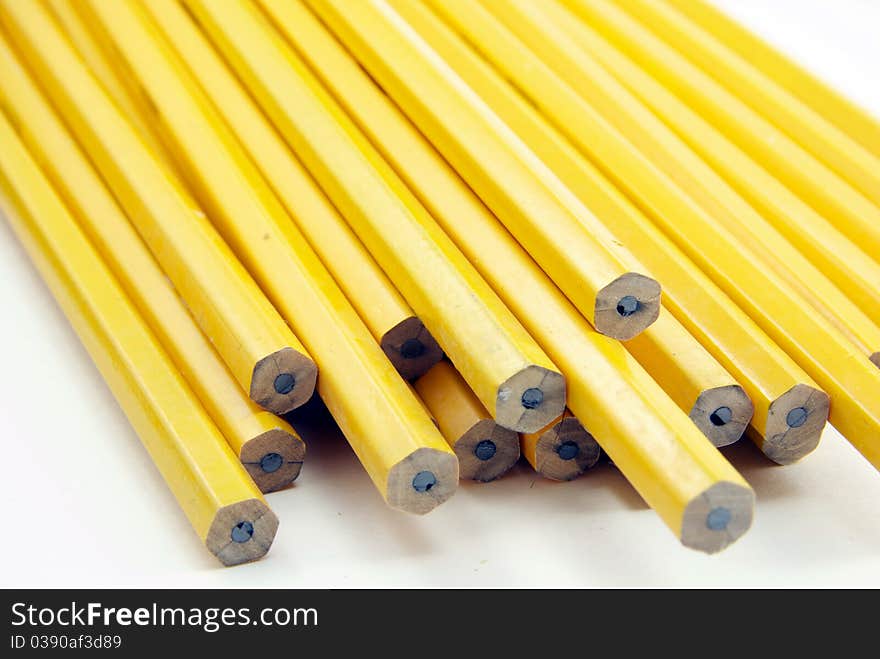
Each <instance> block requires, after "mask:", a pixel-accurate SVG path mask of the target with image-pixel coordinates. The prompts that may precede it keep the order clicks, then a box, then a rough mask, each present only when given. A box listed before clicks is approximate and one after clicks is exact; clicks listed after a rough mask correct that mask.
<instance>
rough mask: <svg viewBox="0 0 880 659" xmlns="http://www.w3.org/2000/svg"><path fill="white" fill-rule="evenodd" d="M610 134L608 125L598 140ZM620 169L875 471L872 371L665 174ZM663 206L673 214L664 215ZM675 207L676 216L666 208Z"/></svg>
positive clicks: (617, 153)
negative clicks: (641, 180) (826, 403)
mask: <svg viewBox="0 0 880 659" xmlns="http://www.w3.org/2000/svg"><path fill="white" fill-rule="evenodd" d="M578 121H579V122H581V123H583V122H584V121H585V117H584V116H579V118H578ZM613 135H614V130H613V128H612V127H610V126H609V127H608V130H606V131H604V132H603V133H601V134H599V133H597V134H596V137H597V139H604V138H606V137H607V138H610V137H613ZM627 151H628V148H627V146H626V142H625V141H621V142H617V143H614V144H609V147H608V151H607V155H608V156H609V158H610V159H611V161H614V158H616V157H622V156H625V155H627ZM603 161H604V162H605V163H606V164H607V162H608V160H603ZM620 167H621V171H624V170H627V172H628V173H627V176H628V177H632V176H634V174H633V172H635V171H636V170H641V171H643V172H644V173H645V174H646V175H648V174H650V175H651V179H652V185H651V186H650V187H649V188H647V189H648V190H649V191H650V194H649V195H646V196H644V197H643V198H642V199H640V201H641V202H642V203H644V204H645V207H647V208H648V209H650V210H651V217H652V219H653V220H654V222H656V223H657V224H658V226H659V227H660V228H661V229H662V230H663V231H664V232H665V233H666V234H667V236H668V237H669V238H671V239H672V240H673V241H674V242H675V243H676V244H677V245H678V247H679V248H680V249H682V250H683V252H684V253H685V254H686V255H687V256H688V257H689V258H690V259H691V260H692V261H693V262H694V264H695V265H696V266H697V267H698V268H700V269H701V270H702V271H703V272H704V273H705V274H707V275H709V276H710V277H711V278H712V280H713V281H714V282H715V284H716V285H718V286H719V287H721V288H722V289H723V290H724V291H725V292H726V293H727V294H728V295H729V296H730V298H731V299H732V300H733V301H734V302H735V303H736V304H737V305H738V306H739V307H740V308H741V309H742V310H743V311H744V312H745V313H746V314H748V316H749V317H751V318H752V319H753V320H754V321H755V322H756V323H757V324H758V325H759V326H760V327H761V329H763V330H764V331H765V332H766V333H767V335H768V336H770V338H771V339H772V340H773V341H775V342H776V343H777V344H778V345H779V346H780V348H782V350H784V351H785V352H786V353H787V354H788V355H789V356H791V357H792V358H793V359H794V361H795V362H796V363H797V364H798V365H799V366H800V367H801V368H803V370H804V371H806V372H807V374H808V375H810V377H812V378H813V380H815V382H817V383H818V385H819V386H820V387H821V388H822V389H823V390H824V391H825V392H826V393H827V394H829V395H830V396H831V398H832V401H833V404H832V408H831V417H830V418H831V421H832V423H833V424H834V425H835V427H837V428H838V430H840V431H841V432H842V434H844V436H846V437H847V439H848V440H849V441H850V442H852V443H853V445H854V446H856V448H857V449H858V450H859V451H860V452H862V454H863V455H865V457H866V458H867V459H868V461H869V462H871V463H872V464H874V465H875V466H877V465H880V442H878V441H877V439H876V438H877V437H878V435H880V409H878V403H877V401H878V400H880V392H878V384H880V379H878V378H880V373H878V372H877V369H876V368H874V367H873V366H872V365H871V363H870V362H869V361H868V360H867V359H865V357H864V355H863V354H862V353H860V352H859V351H858V350H857V349H856V347H855V346H854V345H853V344H852V343H851V342H850V341H849V340H848V338H847V337H845V336H844V335H843V334H841V333H840V332H839V331H837V330H835V329H834V328H832V327H829V326H828V324H827V322H826V321H825V320H824V318H823V317H822V316H820V315H819V314H818V313H817V312H816V311H814V310H813V309H812V308H811V307H810V306H809V305H807V304H792V302H791V301H792V300H793V299H797V295H798V294H797V293H796V292H795V290H794V289H792V288H791V287H790V286H789V285H788V284H787V283H786V282H784V281H782V280H781V279H780V278H779V277H778V275H776V274H775V273H773V272H769V271H768V270H767V268H766V266H765V265H764V264H763V263H762V262H759V261H757V260H755V259H754V258H753V257H751V255H750V254H749V252H748V251H747V250H745V249H744V248H743V246H742V245H741V243H740V242H739V241H737V240H735V239H734V238H733V237H732V236H731V235H730V233H729V232H727V231H723V230H721V229H719V228H718V227H717V225H715V224H714V222H713V221H712V220H711V219H710V218H708V217H706V216H705V214H701V213H699V212H696V211H695V210H694V209H693V207H692V206H690V205H689V204H687V203H686V202H681V203H679V202H677V201H675V200H676V194H675V192H674V188H673V187H672V186H670V184H669V181H668V179H665V177H664V176H663V175H662V173H660V172H659V171H657V170H655V169H652V168H650V167H645V166H644V162H643V160H642V159H640V158H637V157H633V158H628V159H626V160H625V161H622V162H621V163H620ZM672 204H674V206H673V205H672ZM665 207H668V208H670V212H667V213H663V212H662V209H663V208H665ZM673 207H674V208H675V210H671V209H672V208H673ZM719 359H720V357H719ZM875 392H878V393H875ZM573 409H574V408H573ZM576 413H577V414H578V416H579V417H580V416H581V414H580V413H579V412H576ZM591 430H592V429H591ZM594 434H595V433H594ZM596 436H597V438H598V437H599V436H598V435H596ZM600 441H601V440H600Z"/></svg>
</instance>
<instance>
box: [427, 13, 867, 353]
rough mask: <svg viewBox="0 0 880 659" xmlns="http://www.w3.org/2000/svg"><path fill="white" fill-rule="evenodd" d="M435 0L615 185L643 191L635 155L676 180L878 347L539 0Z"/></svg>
mask: <svg viewBox="0 0 880 659" xmlns="http://www.w3.org/2000/svg"><path fill="white" fill-rule="evenodd" d="M435 4H436V6H437V7H438V8H442V11H443V12H444V14H445V15H446V16H447V17H448V18H449V20H450V21H451V22H452V23H454V24H455V25H456V27H457V29H459V30H461V31H463V32H465V33H467V34H469V35H470V36H471V38H472V39H474V40H475V42H477V43H479V47H480V48H481V49H482V50H483V51H484V52H485V54H486V55H487V57H488V58H489V59H491V60H492V61H493V63H494V64H495V66H497V67H499V69H501V70H503V71H505V72H506V75H508V76H510V78H511V79H512V80H514V81H515V84H517V86H520V87H521V89H523V91H524V92H526V93H528V94H529V97H530V98H531V99H532V101H533V102H534V103H535V104H536V105H538V106H539V107H540V108H541V110H542V111H543V112H544V113H545V114H546V115H547V116H548V118H550V119H551V120H552V121H553V122H554V123H555V124H556V125H557V127H558V128H560V129H561V130H563V131H564V132H566V134H567V135H568V137H569V138H570V139H571V140H572V141H573V142H575V144H576V145H577V146H578V147H579V148H580V149H581V150H582V151H583V152H584V153H587V154H590V155H591V157H593V158H594V159H595V160H596V161H598V162H600V163H601V165H602V166H603V167H605V168H607V169H608V170H610V171H611V172H612V175H613V176H614V177H616V182H617V183H618V184H619V185H628V186H630V188H632V187H636V188H638V189H639V190H640V191H642V192H644V191H645V190H648V189H650V186H651V185H653V177H652V176H651V173H646V174H642V173H641V172H642V170H641V169H638V168H632V167H630V166H626V167H624V163H625V162H626V161H627V159H629V158H638V159H640V161H642V164H643V168H644V165H647V166H648V167H651V168H653V169H654V170H657V171H659V172H662V173H663V175H664V176H666V177H668V178H669V179H670V180H671V181H672V182H674V184H675V185H676V186H677V189H678V193H679V196H686V197H687V199H686V200H684V201H685V203H687V204H688V205H690V206H694V205H696V206H697V207H698V209H699V211H701V212H703V213H704V214H706V215H707V216H710V217H712V218H714V219H715V220H716V221H717V223H718V224H719V225H720V226H722V227H723V228H724V230H726V231H729V232H730V233H732V234H733V235H734V236H735V237H736V238H737V239H738V240H740V241H741V242H742V244H743V245H744V248H745V249H748V250H750V251H751V252H753V254H754V255H755V256H756V257H757V258H759V259H760V260H761V261H762V262H764V264H765V267H767V268H772V269H773V270H774V271H775V272H776V273H777V274H778V275H779V276H781V277H783V278H785V280H786V281H787V282H788V284H789V286H791V287H792V288H794V289H796V290H797V291H799V293H800V299H801V301H802V302H806V303H809V304H811V305H812V306H813V307H814V308H816V310H817V311H819V312H820V313H821V314H822V315H823V316H824V317H825V318H826V319H827V321H828V322H830V323H832V324H834V326H835V327H836V328H837V329H839V330H840V331H842V332H844V333H845V334H847V335H848V336H849V337H850V340H852V341H853V342H854V343H855V344H856V345H857V346H859V347H860V349H861V350H862V351H863V352H864V353H865V355H866V356H868V357H870V356H872V355H873V354H874V353H875V352H877V351H878V348H877V346H880V327H878V326H877V325H875V324H874V323H873V322H872V321H871V319H870V318H868V316H867V315H866V313H865V312H864V311H863V310H862V309H861V308H859V306H858V305H856V304H854V303H853V302H852V301H851V300H850V299H849V298H848V297H847V296H846V295H844V294H843V292H842V291H841V290H840V289H838V288H837V287H836V286H834V284H833V283H832V282H831V281H829V279H828V278H827V277H826V276H825V274H824V273H823V272H822V271H821V270H820V269H819V268H818V267H816V266H815V265H814V264H813V263H811V262H810V261H809V260H808V259H807V258H806V257H805V256H804V255H803V254H801V253H800V252H799V251H798V250H797V249H795V248H794V247H793V246H792V245H791V244H790V243H789V242H788V241H786V240H785V238H784V237H783V236H781V235H780V234H779V233H778V232H777V231H776V230H775V229H774V228H773V227H772V226H771V225H770V224H769V223H768V222H767V221H766V220H765V219H764V218H763V217H761V215H759V214H758V213H757V212H756V211H755V209H754V208H752V207H751V206H750V205H749V204H748V203H746V202H745V200H743V198H742V197H740V196H739V195H738V194H737V193H736V192H735V191H734V190H733V189H732V188H730V186H728V185H727V184H726V183H725V182H724V181H723V180H722V179H721V178H720V177H719V176H718V174H717V173H715V172H714V171H713V170H712V168H711V167H709V166H708V165H707V164H706V163H705V162H704V161H702V160H701V159H700V158H699V157H698V156H697V155H696V154H695V153H694V152H693V151H691V150H690V149H689V148H688V147H687V146H686V145H685V144H684V143H683V142H682V141H681V140H680V139H679V138H678V137H677V136H676V135H675V134H674V133H673V132H672V131H670V130H669V128H668V127H667V126H666V125H665V124H663V122H661V121H660V120H659V119H658V118H657V117H656V116H655V115H653V114H652V113H651V112H650V111H649V110H648V109H647V108H645V107H644V106H643V105H642V104H641V103H640V102H639V101H638V99H636V98H634V97H633V96H632V95H631V94H630V93H629V92H628V91H627V90H626V89H624V88H623V87H622V86H621V85H620V83H619V82H618V81H617V80H615V79H614V77H613V76H612V75H611V74H610V73H608V72H607V71H605V70H604V69H603V68H602V67H601V66H600V65H599V64H598V63H597V62H596V61H595V60H594V59H593V58H592V57H591V56H590V55H589V54H587V53H586V52H584V51H583V50H582V49H581V48H579V47H578V45H577V44H576V43H575V42H574V41H573V40H572V39H570V38H569V37H568V35H567V34H566V32H565V30H564V29H562V28H560V27H559V26H557V25H556V24H555V23H554V22H553V21H552V20H550V19H549V18H548V17H547V16H545V15H544V14H543V13H542V11H541V10H540V8H539V7H538V5H536V4H534V3H530V2H527V1H525V0H507V1H504V2H501V1H499V0H481V3H480V4H482V5H485V6H487V7H491V15H490V13H489V12H487V11H480V7H474V6H473V5H472V4H471V3H464V2H459V1H456V0H450V1H449V2H442V3H439V2H436V3H435ZM524 46H525V47H524ZM542 63H543V66H542ZM587 90H589V91H587ZM619 140H623V141H625V142H626V143H627V145H628V149H629V150H630V151H631V152H632V153H621V147H620V146H619V145H616V144H614V145H612V143H613V142H615V141H619ZM643 203H650V202H643ZM687 210H688V209H682V210H679V212H687Z"/></svg>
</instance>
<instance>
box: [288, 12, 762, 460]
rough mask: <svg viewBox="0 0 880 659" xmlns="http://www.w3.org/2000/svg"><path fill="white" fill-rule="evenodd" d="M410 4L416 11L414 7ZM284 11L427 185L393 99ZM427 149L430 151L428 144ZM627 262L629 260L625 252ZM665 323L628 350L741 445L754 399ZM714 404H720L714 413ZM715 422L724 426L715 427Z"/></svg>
mask: <svg viewBox="0 0 880 659" xmlns="http://www.w3.org/2000/svg"><path fill="white" fill-rule="evenodd" d="M407 6H408V7H410V8H415V5H414V4H413V3H408V5H407ZM283 10H284V15H285V16H287V17H288V19H289V21H288V22H289V23H290V24H291V25H295V26H296V29H295V30H294V29H292V28H291V29H290V30H288V31H287V33H288V34H289V35H290V38H291V40H292V41H293V40H294V39H295V40H296V41H295V43H297V44H298V46H299V48H300V51H301V53H302V55H303V56H304V57H307V58H308V61H309V63H310V65H311V66H312V67H313V68H314V69H315V70H316V72H317V73H318V74H319V75H320V76H321V78H322V80H323V81H324V82H325V83H326V84H327V85H328V87H330V88H331V90H332V91H333V92H334V94H335V95H336V97H337V98H338V99H339V100H340V102H341V103H343V104H344V106H345V108H346V110H347V111H348V112H349V113H350V114H351V116H352V117H353V118H354V119H355V120H356V121H358V123H359V125H360V127H361V129H362V130H364V132H365V133H366V134H368V135H370V136H371V138H372V139H373V140H374V142H376V143H377V146H378V147H379V148H380V150H382V152H383V155H384V156H385V157H386V158H387V159H388V160H389V162H391V163H392V165H394V166H395V167H396V169H397V171H398V172H399V173H400V175H401V176H402V177H403V178H404V179H406V180H407V182H408V183H409V185H411V186H412V187H413V189H414V190H417V191H418V189H419V188H420V187H422V185H423V184H424V183H423V182H424V177H425V176H426V174H425V172H426V171H427V169H426V167H425V166H424V165H423V163H421V162H419V161H418V160H412V158H414V157H415V153H416V152H417V151H418V148H416V147H413V146H404V147H389V146H387V145H386V146H385V147H383V146H381V144H380V143H381V142H382V139H381V137H380V136H379V133H382V129H383V127H385V126H387V124H388V123H389V120H387V119H383V116H384V114H386V113H387V112H388V110H387V105H388V101H387V100H386V99H385V97H384V95H383V94H382V93H381V92H380V91H378V90H377V89H376V88H375V85H374V84H373V83H372V81H370V80H369V78H368V77H367V76H366V75H365V74H364V73H363V71H362V70H361V69H360V67H358V65H357V63H356V62H355V61H354V60H352V59H351V58H350V56H348V55H347V54H346V53H345V51H344V49H343V48H342V47H341V45H339V44H338V42H336V41H335V40H334V39H333V37H332V35H330V34H328V33H327V31H326V29H325V28H323V27H322V26H321V25H320V24H319V23H318V21H317V19H316V18H315V17H314V16H312V15H311V14H310V13H309V12H308V11H307V10H306V9H304V8H302V7H301V5H299V4H298V3H284V5H283ZM392 116H394V115H393V114H392ZM399 121H400V119H398V122H399ZM421 148H422V149H424V146H422V147H421ZM420 181H421V182H422V183H420ZM424 187H425V188H429V187H430V184H424ZM422 196H423V201H424V202H425V203H426V205H428V206H431V209H432V211H433V212H434V213H437V212H442V209H441V208H439V207H438V206H436V205H433V206H432V203H431V201H430V200H429V199H430V197H431V193H430V192H424V193H423V194H422ZM461 221H462V222H466V219H465V218H464V217H462V218H461ZM621 258H622V259H625V258H627V256H626V255H625V254H623V255H622V256H621ZM660 324H661V325H662V327H656V325H657V323H655V325H652V326H651V327H649V328H648V329H647V330H646V331H644V332H642V334H640V335H639V336H638V337H636V339H633V340H631V341H629V342H627V345H628V347H631V348H632V349H633V350H639V352H638V357H639V358H640V359H644V363H645V364H646V365H649V366H651V367H652V368H653V370H652V371H651V374H652V375H653V376H654V377H655V379H658V381H660V384H661V385H662V386H663V387H664V389H666V390H667V391H668V392H670V393H671V394H672V395H673V398H674V399H675V401H676V402H677V403H679V404H680V405H681V407H682V408H683V409H684V410H685V412H687V413H689V414H691V415H692V418H693V419H694V420H695V422H696V423H697V424H698V426H699V427H700V428H701V430H703V431H704V432H705V433H706V434H707V436H709V437H710V439H711V441H712V442H713V443H714V444H716V445H718V446H721V445H725V444H729V443H731V442H733V441H736V440H737V439H738V438H739V437H740V436H741V434H742V432H743V430H744V429H745V427H746V425H747V423H748V420H749V418H751V415H752V404H751V403H750V402H749V400H748V396H747V395H746V394H745V393H744V392H743V390H742V389H741V388H740V387H739V386H738V385H737V384H736V382H735V381H734V380H733V378H732V377H731V376H730V375H729V374H727V373H725V371H724V369H723V368H722V367H721V366H720V365H719V364H718V363H717V362H716V361H715V359H714V358H713V357H712V356H711V355H709V354H708V353H707V352H706V351H705V349H704V348H702V347H701V346H700V345H699V343H698V342H697V341H696V340H695V339H693V338H692V337H691V336H689V335H688V333H687V332H686V331H685V330H684V329H683V328H681V327H679V326H677V324H676V322H675V321H674V320H671V319H670V320H667V321H666V322H663V323H660ZM655 353H660V354H662V355H666V358H665V359H664V358H662V357H655ZM710 401H714V402H716V403H717V405H716V406H715V407H712V408H711V409H708V408H707V405H708V404H709V402H710ZM723 408H726V409H723ZM715 410H720V413H719V414H717V415H714V416H713V413H714V412H715ZM712 419H715V421H716V422H718V423H713V422H712ZM725 420H726V421H725Z"/></svg>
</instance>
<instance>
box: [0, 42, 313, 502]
mask: <svg viewBox="0 0 880 659" xmlns="http://www.w3.org/2000/svg"><path fill="white" fill-rule="evenodd" d="M0 77H2V78H3V88H2V89H0V100H2V104H3V107H4V108H5V110H6V112H7V114H8V116H9V118H10V119H11V120H12V121H14V122H15V125H16V126H17V127H18V131H19V136H20V138H21V139H22V141H23V142H24V144H25V146H26V147H27V148H28V149H29V150H30V152H31V154H32V155H33V157H34V159H35V160H36V162H37V164H38V165H40V166H41V167H42V168H43V172H44V173H45V175H46V176H47V178H48V179H49V180H50V182H51V183H52V185H54V186H55V190H56V191H57V192H58V194H59V196H60V197H61V198H62V199H63V201H64V202H65V203H66V204H67V205H68V208H69V209H70V211H71V214H72V215H73V216H74V217H75V219H76V220H77V222H78V223H79V226H80V228H81V229H82V231H84V232H85V234H86V236H87V237H88V239H89V240H90V241H91V243H92V244H93V245H94V246H95V249H96V250H97V251H98V252H100V254H101V256H102V258H103V259H104V262H105V263H106V264H107V266H108V267H109V268H110V270H112V272H113V274H114V276H115V277H116V278H117V279H118V281H119V283H120V284H121V285H122V287H123V289H124V290H125V292H126V294H127V295H128V297H129V299H130V300H131V301H132V303H133V304H134V305H135V306H136V307H137V309H138V312H139V313H140V315H141V317H142V318H143V320H144V321H145V322H146V324H147V325H148V326H149V328H150V330H151V331H152V332H153V333H154V335H155V336H156V337H157V338H158V339H159V340H160V342H161V344H162V347H163V348H164V350H165V351H166V352H167V353H168V356H169V357H170V358H171V360H172V361H173V362H174V365H175V366H176V367H177V369H178V370H179V371H180V373H181V375H182V376H183V377H184V379H185V380H186V382H187V384H188V386H189V387H190V388H191V389H192V390H193V392H194V393H195V394H196V395H197V396H198V398H199V400H200V401H201V403H202V405H204V406H205V409H206V410H207V411H208V413H209V414H210V415H211V418H212V419H213V420H214V423H216V424H217V426H218V427H219V428H220V430H221V432H222V433H223V435H224V437H226V440H227V441H228V442H229V445H230V447H231V448H232V450H233V452H234V453H235V454H236V455H237V456H238V457H239V459H240V460H241V462H242V463H243V464H244V465H245V469H246V470H247V471H248V473H249V474H250V475H251V477H252V478H253V479H254V481H255V482H256V483H257V486H258V487H259V488H260V490H261V491H263V492H270V491H272V490H277V489H279V488H281V487H284V486H285V485H287V484H289V483H290V482H291V481H292V480H294V479H295V478H296V477H297V476H298V475H299V473H300V469H301V468H302V462H303V458H304V456H305V444H304V443H303V441H302V440H301V439H300V438H299V437H298V436H297V434H296V432H295V431H294V430H293V428H291V427H290V425H288V424H287V423H286V422H285V421H284V420H282V419H281V418H279V417H277V416H275V415H274V414H271V413H270V412H266V411H265V410H262V409H260V408H259V407H257V406H256V404H254V403H253V402H252V401H251V400H250V399H249V398H248V397H247V396H246V395H245V393H244V392H243V391H242V390H241V388H240V387H239V386H238V383H237V382H236V381H235V379H234V378H233V377H232V375H231V373H229V371H228V369H227V368H226V366H225V365H224V364H223V362H222V360H220V358H219V356H218V355H217V353H216V351H215V350H214V348H213V347H212V346H211V343H210V341H209V340H208V338H207V337H206V336H205V335H204V334H202V332H201V330H199V328H198V326H197V325H196V323H195V321H194V320H193V319H192V317H191V316H190V315H189V313H188V312H187V310H186V307H185V306H184V304H183V303H182V302H181V300H180V298H179V297H178V295H177V293H176V291H175V290H174V288H173V287H172V286H171V283H170V282H169V281H168V279H167V278H166V277H165V275H164V273H163V272H162V270H161V269H160V268H159V266H158V264H157V263H156V262H155V260H154V259H153V257H152V255H151V254H150V252H149V250H148V249H147V247H146V246H145V245H144V244H143V242H142V241H141V239H140V237H139V236H138V235H137V232H136V231H135V230H134V228H133V227H132V226H131V224H130V223H129V221H128V218H127V217H126V216H125V214H124V213H123V212H122V211H121V210H120V208H119V207H118V206H117V205H116V201H115V200H114V199H113V196H112V195H111V194H110V192H109V191H108V190H107V188H106V187H105V186H104V183H103V182H102V181H101V179H100V178H99V177H98V175H97V173H96V172H95V171H94V170H93V169H92V166H91V164H90V163H89V161H88V160H87V158H86V157H85V155H84V154H83V153H82V152H81V151H80V150H79V148H78V147H77V145H76V142H75V141H74V140H73V138H72V137H71V136H70V134H69V133H68V132H67V131H66V130H65V128H64V126H63V125H62V123H61V121H60V120H59V119H58V118H57V117H56V116H55V114H54V113H53V111H52V109H51V108H50V106H49V105H48V103H47V102H46V101H45V99H43V97H42V96H41V94H40V92H39V91H38V90H37V88H36V86H35V85H34V83H33V82H32V81H31V80H30V79H29V77H28V75H27V72H26V71H25V70H24V68H23V67H22V66H21V64H20V63H19V62H18V61H17V59H16V58H15V56H14V54H13V53H12V52H11V50H10V49H9V47H8V46H7V45H6V42H5V41H4V40H3V39H2V38H0Z"/></svg>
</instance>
